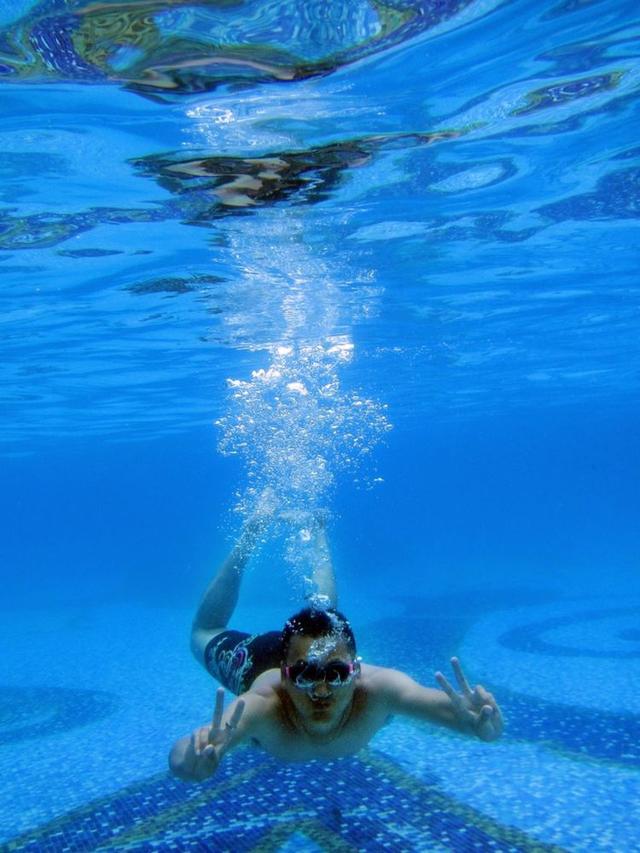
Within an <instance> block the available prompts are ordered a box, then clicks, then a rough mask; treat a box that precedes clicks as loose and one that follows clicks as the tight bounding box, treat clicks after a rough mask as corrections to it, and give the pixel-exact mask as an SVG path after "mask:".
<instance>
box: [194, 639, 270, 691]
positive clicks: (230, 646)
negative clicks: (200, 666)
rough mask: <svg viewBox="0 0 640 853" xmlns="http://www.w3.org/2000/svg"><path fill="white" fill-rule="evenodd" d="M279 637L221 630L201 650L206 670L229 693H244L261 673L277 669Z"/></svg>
mask: <svg viewBox="0 0 640 853" xmlns="http://www.w3.org/2000/svg"><path fill="white" fill-rule="evenodd" d="M280 638H281V634H280V631H268V632H267V633H266V634H243V633H242V631H221V632H220V633H219V634H216V636H215V637H214V638H213V639H212V640H210V641H209V643H208V644H207V647H206V649H205V651H204V663H205V666H206V668H207V671H208V672H209V673H211V675H212V676H213V677H214V678H215V679H216V680H217V681H219V682H220V684H222V686H223V687H226V688H227V690H230V691H231V692H232V693H235V694H236V695H238V694H240V693H245V692H246V691H247V690H248V689H249V688H250V687H251V685H252V684H253V682H254V681H255V680H256V678H257V677H258V676H259V675H261V674H262V673H263V672H266V670H268V669H279V667H280V660H281V653H280V648H281V639H280Z"/></svg>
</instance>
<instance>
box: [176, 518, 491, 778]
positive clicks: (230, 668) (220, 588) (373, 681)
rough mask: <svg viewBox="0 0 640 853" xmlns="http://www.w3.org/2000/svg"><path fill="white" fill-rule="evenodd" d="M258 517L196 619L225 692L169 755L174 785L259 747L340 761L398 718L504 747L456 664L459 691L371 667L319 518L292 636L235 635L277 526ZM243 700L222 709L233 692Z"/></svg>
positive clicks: (204, 657) (207, 660)
mask: <svg viewBox="0 0 640 853" xmlns="http://www.w3.org/2000/svg"><path fill="white" fill-rule="evenodd" d="M268 503H269V502H267V506H266V507H265V505H264V503H263V505H262V506H261V507H259V508H258V511H257V513H256V515H255V516H254V517H253V518H252V519H250V520H249V522H248V523H247V524H246V525H245V527H244V529H243V531H242V533H241V536H240V538H239V540H238V542H237V544H236V546H235V547H234V549H233V550H232V552H231V554H230V555H229V557H228V558H227V559H226V560H225V562H224V563H223V565H222V566H221V568H220V569H219V571H218V573H217V574H216V576H215V577H214V578H213V580H212V581H211V583H210V584H209V587H208V588H207V590H206V591H205V594H204V597H203V599H202V601H201V603H200V606H199V608H198V611H197V613H196V616H195V619H194V622H193V630H192V635H191V648H192V651H193V653H194V655H195V657H196V658H197V660H198V661H200V663H202V664H203V665H204V667H205V668H206V669H207V671H208V672H209V673H210V674H211V675H213V677H214V678H215V679H216V680H217V681H219V682H220V684H221V685H223V686H222V687H220V688H219V689H218V691H217V695H216V702H215V710H214V712H213V719H212V722H211V724H210V725H209V724H208V725H203V726H201V727H200V728H198V729H196V730H195V731H194V732H193V733H192V734H191V735H187V736H186V737H183V738H181V739H180V740H178V741H177V742H176V743H175V744H174V746H173V748H172V750H171V753H170V755H169V767H170V769H171V771H172V772H173V773H174V775H175V776H177V777H179V778H180V779H184V780H186V781H193V782H201V781H203V780H205V779H207V778H209V777H210V776H211V775H212V774H213V773H214V772H215V770H216V768H217V766H218V764H219V763H220V761H221V760H222V758H223V757H224V755H225V754H226V753H227V752H229V751H230V750H232V749H235V748H236V747H238V746H240V745H242V744H253V745H254V746H258V747H261V748H262V749H264V750H265V751H266V752H268V753H270V754H271V755H273V756H275V757H276V758H279V759H281V760H284V761H309V760H311V759H321V760H322V759H325V760H331V759H334V758H341V757H343V756H346V755H352V754H353V753H355V752H357V751H358V750H359V749H361V748H362V747H364V746H365V745H366V744H367V743H369V741H370V740H371V738H372V737H373V736H374V735H375V734H376V732H377V731H378V730H379V729H380V728H381V727H382V726H384V725H385V724H386V723H388V722H389V720H390V719H391V718H392V717H393V716H394V715H395V714H401V715H405V716H407V717H411V718H413V719H415V720H422V721H425V722H428V723H432V724H435V725H438V726H446V727H448V728H450V729H453V730H455V731H458V732H462V733H464V734H468V735H471V736H475V737H478V738H480V740H483V741H493V740H496V739H497V738H499V737H500V735H501V734H502V729H503V721H502V715H501V713H500V709H499V707H498V705H497V703H496V701H495V699H494V698H493V696H492V695H491V693H489V692H487V691H486V690H485V689H484V687H482V686H480V685H477V686H476V687H474V688H471V687H470V686H469V683H468V682H467V679H466V677H465V675H464V672H463V670H462V667H461V665H460V662H459V661H458V659H457V658H455V657H454V658H451V665H452V668H453V672H454V675H455V678H456V681H457V685H458V688H459V689H458V690H456V689H454V687H453V686H452V684H451V683H450V682H449V680H448V679H447V678H445V676H444V675H443V674H442V673H441V672H437V673H436V674H435V678H436V681H437V682H438V684H439V685H440V687H441V689H440V690H437V689H435V688H431V687H423V686H422V685H420V684H418V683H417V682H416V681H414V680H413V679H412V678H410V677H409V676H408V675H405V674H404V673H402V672H399V671H398V670H395V669H387V668H385V667H380V666H373V665H371V664H367V663H363V662H362V661H361V659H360V658H359V657H358V654H357V650H356V641H355V638H354V635H353V631H352V629H351V626H350V625H349V622H348V621H347V619H346V618H345V617H344V616H343V615H342V613H340V612H339V611H338V610H337V609H336V605H337V596H336V587H335V579H334V574H333V567H332V564H331V557H330V553H329V547H328V542H327V536H326V530H325V524H324V520H323V519H322V517H320V516H316V517H314V518H313V519H310V526H311V531H312V535H313V537H314V538H313V553H314V573H313V581H314V585H315V588H316V590H317V592H316V594H314V596H312V598H311V600H310V602H309V606H308V607H306V608H304V609H303V610H301V611H300V612H298V613H296V614H295V615H293V616H291V617H290V618H289V619H288V620H287V622H286V623H285V625H284V628H283V630H282V631H271V632H267V633H265V634H257V635H256V634H253V635H252V634H245V633H241V632H239V631H234V630H229V629H228V628H227V625H228V623H229V620H230V618H231V616H232V614H233V611H234V609H235V606H236V603H237V601H238V594H239V591H240V582H241V580H242V574H243V571H244V568H245V566H246V565H247V563H248V561H249V559H250V557H251V555H252V553H253V551H254V548H255V546H256V543H257V541H258V539H259V537H260V535H261V533H262V531H263V530H264V529H265V527H266V524H267V522H268V520H269V518H270V517H271V516H273V512H274V511H273V506H269V505H268ZM225 687H226V688H227V689H228V690H230V691H231V692H232V693H234V694H236V698H235V699H234V700H233V701H232V702H231V704H230V705H229V706H228V708H227V709H226V710H225V709H224V688H225Z"/></svg>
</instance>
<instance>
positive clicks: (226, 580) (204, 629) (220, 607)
mask: <svg viewBox="0 0 640 853" xmlns="http://www.w3.org/2000/svg"><path fill="white" fill-rule="evenodd" d="M262 526H263V522H262V519H255V518H254V519H251V520H250V521H249V522H248V523H247V525H246V526H245V528H244V529H243V531H242V533H241V535H240V538H239V540H238V542H237V544H236V546H235V547H234V549H233V551H232V552H231V553H230V554H229V556H228V557H227V559H226V560H225V561H224V563H223V564H222V566H220V568H219V569H218V572H217V574H216V575H215V577H214V578H213V580H212V581H211V583H210V584H209V586H208V587H207V589H206V590H205V593H204V595H203V596H202V601H201V602H200V606H199V607H198V610H197V611H196V615H195V618H194V620H193V626H192V629H191V651H192V652H193V654H194V656H195V658H196V660H198V661H199V662H200V663H201V664H202V665H203V666H206V663H205V659H204V653H205V649H206V648H207V646H208V644H209V643H210V642H211V640H212V639H213V638H214V637H215V636H216V635H217V634H219V633H220V632H221V631H224V629H225V628H226V627H227V625H228V623H229V620H230V619H231V616H232V614H233V611H234V610H235V608H236V605H237V603H238V594H239V592H240V583H241V581H242V575H243V573H244V569H245V566H246V565H247V563H248V561H249V559H250V557H251V555H252V554H253V551H254V549H255V546H256V542H257V539H258V535H259V533H260V530H261V528H262Z"/></svg>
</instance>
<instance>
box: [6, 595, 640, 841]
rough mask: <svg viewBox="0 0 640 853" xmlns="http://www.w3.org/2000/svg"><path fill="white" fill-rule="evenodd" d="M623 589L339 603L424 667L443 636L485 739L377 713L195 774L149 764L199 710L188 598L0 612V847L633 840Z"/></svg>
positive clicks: (367, 633)
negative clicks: (577, 595)
mask: <svg viewBox="0 0 640 853" xmlns="http://www.w3.org/2000/svg"><path fill="white" fill-rule="evenodd" d="M636 604H637V605H638V606H634V602H633V601H630V600H628V599H626V600H625V599H611V600H609V601H604V600H603V599H599V600H598V601H596V602H594V601H590V600H587V599H585V600H583V601H581V600H575V599H574V600H558V599H555V600H554V599H553V598H551V597H549V596H545V595H543V594H535V595H534V594H532V593H530V592H529V593H527V594H518V593H509V592H505V593H503V594H500V595H499V594H497V593H492V594H491V595H490V596H484V597H483V596H480V595H473V596H468V597H467V598H461V597H460V596H457V597H455V598H453V597H452V598H451V599H450V600H447V599H443V598H440V599H437V600H436V599H432V600H427V599H423V600H417V599H410V600H398V601H396V602H394V603H393V605H390V604H389V603H388V602H383V603H382V604H381V603H380V602H371V603H370V605H369V604H367V606H366V607H363V608H358V615H359V620H360V621H358V620H357V619H354V620H353V621H354V623H355V627H356V631H357V633H358V635H359V637H360V641H361V651H362V653H363V654H364V656H365V658H366V659H368V660H371V661H375V662H377V663H381V664H386V665H398V664H399V662H402V668H404V669H406V670H407V671H409V672H410V673H411V674H412V675H414V676H415V677H417V678H419V679H420V680H422V681H424V682H425V683H433V676H432V673H433V671H434V669H437V668H442V667H444V666H446V661H447V659H448V657H449V656H450V655H451V654H453V653H459V654H460V656H461V658H462V659H463V662H464V663H465V666H466V668H467V670H468V671H469V674H470V676H471V677H472V678H473V679H474V680H482V681H483V682H484V683H486V684H487V686H489V687H490V688H491V689H493V690H494V692H495V693H496V695H497V696H498V697H499V699H500V701H501V704H502V706H503V709H504V711H505V716H506V719H507V723H508V728H507V732H506V735H505V737H504V738H503V740H501V741H500V742H498V743H496V744H492V745H486V744H482V743H480V742H477V741H474V740H469V739H467V738H463V737H460V736H456V735H453V734H450V733H448V732H444V731H440V730H434V729H431V728H429V727H427V726H423V725H416V724H413V723H411V722H409V721H403V720H395V721H394V722H393V723H392V724H391V725H389V726H387V727H386V728H385V729H384V730H383V731H382V732H381V733H380V734H379V735H378V736H377V737H376V738H375V739H374V741H373V742H372V744H371V746H370V748H369V749H368V750H366V751H364V752H363V753H361V754H359V755H358V756H356V757H354V758H350V759H345V760H342V761H338V762H333V763H330V764H321V763H316V762H312V763H310V764H306V765H283V764H280V763H278V762H276V761H274V760H272V759H270V758H269V757H267V756H265V755H263V754H262V753H259V752H257V751H254V750H244V751H239V752H237V753H235V754H233V755H232V756H230V757H228V759H227V760H226V761H225V762H224V764H223V765H222V767H221V768H220V771H219V773H218V774H217V776H216V777H215V778H214V779H212V780H210V781H209V782H208V783H206V784H205V785H202V786H192V785H185V784H183V783H181V782H178V781H176V780H174V779H172V778H171V777H170V776H169V775H168V774H167V773H166V772H165V767H166V753H167V748H168V745H169V744H170V743H171V742H172V741H173V739H174V738H175V737H177V736H179V735H181V734H184V733H186V732H188V731H189V730H190V729H191V728H193V726H194V725H196V724H199V723H201V722H203V721H204V720H205V719H206V718H207V715H208V709H209V706H210V703H211V697H212V694H213V684H212V682H211V680H210V679H208V677H207V676H206V674H205V673H203V672H200V671H199V670H198V668H197V667H196V666H195V664H193V663H192V662H191V660H190V659H189V656H188V652H187V649H186V643H185V632H186V631H187V629H188V624H189V620H190V615H191V614H190V613H186V612H181V611H180V612H179V611H170V610H164V611H159V610H151V609H143V608H134V607H110V608H107V607H105V608H100V609H97V610H95V611H91V612H86V613H77V612H76V613H65V614H51V613H50V614H46V616H44V615H41V616H40V621H39V624H38V627H37V630H32V631H30V632H25V630H24V625H25V624H33V618H31V619H30V621H29V622H26V623H25V614H13V615H9V616H8V617H7V618H6V619H3V620H2V623H1V625H0V642H1V643H2V644H3V647H4V648H8V649H9V654H8V655H5V657H4V659H3V660H2V664H1V667H2V668H1V669H0V774H1V777H2V779H3V783H4V784H3V786H2V789H1V790H0V845H1V844H2V843H3V842H4V846H0V849H1V850H3V851H4V850H6V851H14V850H15V851H22V850H25V851H26V850H28V851H67V850H70V851H76V850H78V851H80V850H105V851H106V850H140V851H141V850H152V849H153V850H202V851H205V850H213V851H225V850H229V851H234V853H235V851H245V850H246V851H294V850H295V851H318V850H320V851H324V850H326V851H332V850H337V851H342V850H352V851H353V850H363V851H369V850H371V851H377V850H380V851H382V850H393V851H414V850H415V851H423V850H424V851H432V850H433V851H446V850H456V851H467V850H468V851H472V850H504V851H507V850H508V851H514V853H515V851H531V850H540V851H542V850H570V851H627V850H629V851H631V850H635V849H640V846H639V842H638V839H639V838H640V805H638V804H640V746H639V744H640V707H639V705H640V699H639V698H638V696H637V695H636V694H637V691H635V690H634V686H633V685H634V683H635V684H637V683H640V679H639V678H638V674H639V673H638V669H639V668H640V632H639V631H638V628H640V620H639V616H640V602H637V603H636ZM382 605H384V606H382ZM385 613H386V614H388V613H393V614H394V615H393V616H392V617H389V616H385V615H384V614H385ZM238 618H239V623H238V624H239V626H240V627H245V625H246V621H247V618H251V619H252V620H254V624H256V627H257V628H258V629H259V630H262V629H265V628H267V627H271V625H272V623H273V624H275V621H274V620H277V617H274V614H273V613H270V612H268V611H264V612H261V613H259V614H257V613H256V612H255V611H254V612H252V613H248V611H245V612H244V613H243V612H239V613H238ZM255 620H257V623H256V622H255Z"/></svg>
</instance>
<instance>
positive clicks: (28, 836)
mask: <svg viewBox="0 0 640 853" xmlns="http://www.w3.org/2000/svg"><path fill="white" fill-rule="evenodd" d="M295 836H297V837H298V842H299V841H300V838H301V837H303V838H304V839H305V840H308V841H310V842H312V843H313V844H315V845H317V846H318V847H319V849H321V850H344V851H347V850H351V851H354V850H367V851H369V850H370V851H383V850H393V851H394V853H412V851H416V850H433V849H443V848H444V849H447V850H456V851H469V850H483V851H486V850H495V851H504V853H507V851H509V852H510V853H520V851H540V853H542V851H560V850H561V848H559V847H556V846H553V845H547V844H544V843H541V842H539V841H537V840H536V839H534V838H531V837H529V836H527V835H526V833H523V832H521V831H519V830H517V829H514V828H513V827H509V826H502V825H500V824H498V823H497V822H495V821H492V820H490V819H489V818H487V817H485V816H484V815H482V814H480V813H479V812H476V811H475V810H474V809H472V808H469V807H467V806H463V805H461V804H460V803H458V802H456V801H455V799H453V798H451V797H447V796H446V795H445V794H443V793H442V792H441V791H440V790H439V789H438V786H437V784H436V782H435V780H434V781H432V782H429V781H427V782H425V781H420V780H417V779H415V778H414V777H413V776H411V775H410V774H408V773H406V772H404V771H403V770H401V769H400V768H399V767H398V766H397V765H396V764H395V763H394V762H393V761H391V760H390V759H389V758H387V757H385V756H384V755H382V754H379V753H377V752H375V751H373V750H370V751H366V752H365V753H363V755H362V756H361V757H358V758H350V759H343V760H341V761H336V762H330V763H324V764H318V763H316V762H311V763H310V764H307V765H305V766H301V765H283V764H281V763H278V762H276V761H274V760H273V759H270V758H265V757H264V756H262V755H257V754H255V753H253V752H249V751H245V752H241V753H236V754H235V755H233V756H231V757H230V758H229V760H228V761H227V762H225V764H224V765H223V767H221V768H220V772H219V774H218V775H217V776H216V777H215V778H214V779H213V780H211V781H210V782H208V783H205V784H203V785H186V784H184V783H181V782H177V781H175V780H173V779H171V778H170V777H169V776H157V777H153V778H151V779H148V780H146V781H144V782H142V783H140V784H138V785H133V786H130V787H128V788H125V789H124V790H122V791H121V792H119V793H118V794H116V795H115V796H112V797H107V798H105V799H103V800H101V801H99V802H96V803H91V804H89V805H88V806H87V807H86V808H82V809H77V810H75V811H74V812H72V813H70V814H68V815H66V816H64V817H63V818H61V819H59V820H54V821H52V822H51V823H49V824H47V825H45V826H43V827H41V828H39V829H36V830H34V831H33V832H28V833H25V834H23V835H22V836H20V837H18V838H15V839H13V840H11V841H10V842H9V843H8V845H7V847H6V851H7V853H18V851H20V853H40V851H43V850H51V851H62V850H65V851H81V850H94V849H96V848H99V849H100V850H101V851H111V850H113V851H115V850H123V849H127V850H130V851H143V850H150V849H152V848H153V849H156V850H184V851H204V850H215V851H232V852H233V853H241V851H256V853H258V851H265V853H266V851H275V850H279V849H280V848H281V846H282V845H283V844H285V843H286V842H287V841H288V840H289V839H291V838H292V837H295ZM298 849H299V850H300V849H304V848H301V847H298Z"/></svg>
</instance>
